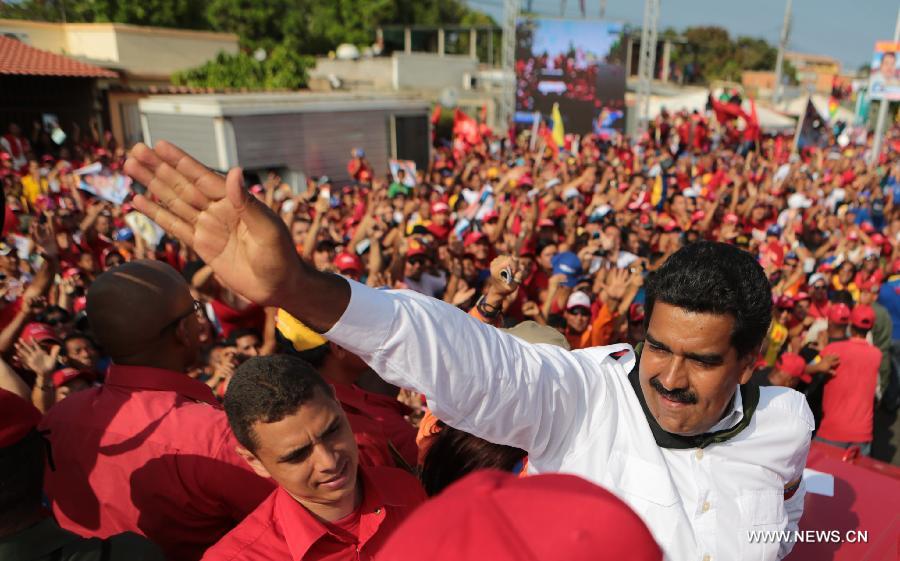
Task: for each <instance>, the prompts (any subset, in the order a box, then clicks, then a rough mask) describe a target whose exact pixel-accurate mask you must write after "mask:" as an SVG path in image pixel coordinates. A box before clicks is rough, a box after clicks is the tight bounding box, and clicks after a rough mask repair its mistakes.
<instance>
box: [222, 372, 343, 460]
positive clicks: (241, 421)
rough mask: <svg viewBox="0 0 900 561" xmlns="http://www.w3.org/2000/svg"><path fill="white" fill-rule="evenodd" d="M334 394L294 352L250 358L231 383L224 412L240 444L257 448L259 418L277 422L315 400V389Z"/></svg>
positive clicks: (249, 447) (235, 373) (253, 450)
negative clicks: (255, 430)
mask: <svg viewBox="0 0 900 561" xmlns="http://www.w3.org/2000/svg"><path fill="white" fill-rule="evenodd" d="M317 389H318V390H320V391H321V392H322V393H323V395H326V396H328V397H332V396H333V395H334V394H333V392H332V389H331V386H329V385H328V384H327V383H326V382H325V380H323V379H322V377H321V376H319V373H318V372H316V371H315V370H314V369H313V367H312V366H310V365H309V363H307V362H305V361H303V360H301V359H299V358H297V357H292V356H287V355H271V356H265V357H257V358H251V359H250V360H248V361H246V362H244V363H243V364H241V365H240V366H239V367H238V368H237V369H236V370H235V372H234V376H232V377H231V381H230V382H229V383H228V391H227V392H226V393H225V413H226V415H228V424H230V425H231V430H232V431H233V432H234V436H235V437H236V438H237V441H238V442H240V444H241V446H243V447H244V448H246V449H247V450H249V451H250V452H256V448H257V446H258V444H259V443H258V442H257V441H256V434H255V433H254V432H253V424H254V423H256V422H258V421H259V422H263V423H277V422H278V421H280V420H282V419H284V418H285V417H287V416H288V415H293V414H294V413H295V412H296V411H297V409H298V408H299V407H300V406H301V405H303V404H304V403H306V402H308V401H310V400H312V399H313V398H314V397H315V395H316V390H317Z"/></svg>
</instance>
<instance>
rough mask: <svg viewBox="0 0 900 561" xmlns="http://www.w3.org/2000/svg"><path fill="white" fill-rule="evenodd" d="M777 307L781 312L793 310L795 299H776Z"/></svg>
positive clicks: (779, 297)
mask: <svg viewBox="0 0 900 561" xmlns="http://www.w3.org/2000/svg"><path fill="white" fill-rule="evenodd" d="M775 307H776V308H778V309H779V310H793V309H794V299H793V298H791V297H790V296H778V297H777V298H776V299H775Z"/></svg>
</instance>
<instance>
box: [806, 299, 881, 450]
mask: <svg viewBox="0 0 900 561" xmlns="http://www.w3.org/2000/svg"><path fill="white" fill-rule="evenodd" d="M874 325H875V312H874V311H873V310H872V308H871V306H866V305H864V304H860V305H858V306H856V307H855V308H854V309H853V311H852V312H851V314H850V338H849V339H845V340H843V341H836V342H834V343H831V344H829V345H828V346H826V347H825V348H824V349H823V350H822V356H828V355H835V356H837V357H838V358H840V364H839V365H838V367H837V368H836V369H835V370H834V374H833V378H832V379H831V380H829V381H828V383H827V384H826V385H825V393H824V396H823V398H822V423H821V425H819V432H818V433H817V434H816V440H819V441H821V442H825V443H826V444H831V445H833V446H839V447H841V448H849V447H850V446H854V445H855V446H859V449H860V452H862V453H863V454H865V455H866V456H868V455H869V453H870V452H871V450H872V415H873V403H874V400H875V385H876V383H877V381H878V368H879V367H880V365H881V351H880V350H878V348H877V347H876V346H874V345H872V344H871V343H869V342H868V341H866V334H868V333H869V330H871V329H872V326H874Z"/></svg>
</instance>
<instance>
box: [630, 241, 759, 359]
mask: <svg viewBox="0 0 900 561" xmlns="http://www.w3.org/2000/svg"><path fill="white" fill-rule="evenodd" d="M646 293H647V296H646V302H645V304H644V310H645V315H644V329H645V330H646V329H647V328H648V327H649V325H650V318H651V317H652V315H653V305H654V304H655V303H656V302H657V301H659V302H664V303H666V304H670V305H672V306H676V307H678V308H683V309H685V310H690V311H691V312H699V313H713V314H728V315H731V316H732V317H733V318H734V329H733V331H732V333H731V344H732V346H734V348H735V349H736V350H737V353H738V356H740V357H744V356H746V355H747V354H748V353H751V352H755V351H756V350H757V349H759V346H760V344H761V343H762V340H763V338H765V336H766V332H767V331H768V329H769V324H770V323H771V321H772V287H771V286H770V285H769V281H768V279H767V278H766V274H765V272H764V271H763V268H762V267H761V266H760V265H759V263H757V262H756V259H754V257H753V256H752V255H751V254H750V253H747V252H746V251H743V250H741V249H739V248H737V247H735V246H733V245H730V244H725V243H720V242H707V241H700V242H696V243H693V244H690V245H687V246H685V247H683V248H681V249H679V250H678V251H676V252H675V253H674V254H673V255H672V256H671V257H669V259H668V260H667V261H666V262H665V264H663V266H662V267H660V268H659V269H658V270H657V271H656V272H655V273H653V274H651V275H650V276H649V277H648V278H647V285H646Z"/></svg>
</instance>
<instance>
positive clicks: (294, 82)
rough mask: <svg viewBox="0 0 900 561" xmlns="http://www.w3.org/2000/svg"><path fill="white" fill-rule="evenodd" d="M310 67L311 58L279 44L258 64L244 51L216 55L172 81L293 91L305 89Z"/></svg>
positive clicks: (211, 85)
mask: <svg viewBox="0 0 900 561" xmlns="http://www.w3.org/2000/svg"><path fill="white" fill-rule="evenodd" d="M313 65H315V60H314V59H313V57H310V56H303V55H300V54H297V52H296V51H294V50H293V49H290V48H288V47H286V46H284V45H279V46H277V47H275V48H274V49H273V50H272V52H271V53H270V54H269V55H268V56H267V57H266V59H265V60H263V61H262V62H260V61H258V60H256V59H255V58H254V57H252V56H250V55H248V54H247V53H244V52H239V53H237V54H234V55H231V54H227V53H219V54H218V56H216V58H215V59H213V60H211V61H208V62H207V63H206V64H204V65H202V66H199V67H197V68H192V69H191V70H185V71H183V72H179V73H177V74H175V75H173V76H172V81H173V82H174V83H175V84H178V85H187V86H194V87H199V88H213V89H219V90H221V89H237V90H285V89H287V90H294V89H298V88H302V87H304V86H306V82H307V80H308V78H309V77H308V74H307V70H308V69H309V68H311V67H312V66H313Z"/></svg>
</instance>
